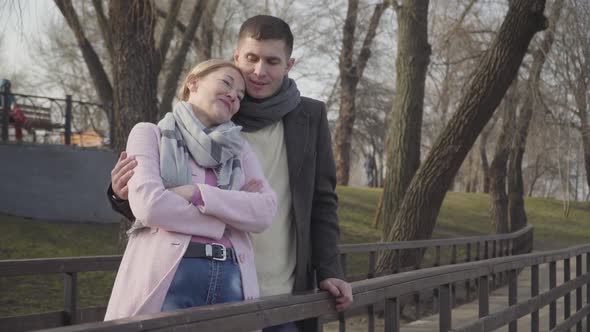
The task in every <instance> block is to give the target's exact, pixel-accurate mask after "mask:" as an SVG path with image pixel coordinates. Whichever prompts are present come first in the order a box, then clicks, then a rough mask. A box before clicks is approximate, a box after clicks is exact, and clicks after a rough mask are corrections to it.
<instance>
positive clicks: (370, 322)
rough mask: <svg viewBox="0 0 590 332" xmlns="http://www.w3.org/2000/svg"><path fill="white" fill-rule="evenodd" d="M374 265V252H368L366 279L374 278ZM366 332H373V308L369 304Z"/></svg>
mask: <svg viewBox="0 0 590 332" xmlns="http://www.w3.org/2000/svg"><path fill="white" fill-rule="evenodd" d="M375 265H376V260H375V252H374V251H371V252H369V275H368V278H369V279H371V278H374V277H375ZM367 316H368V319H367V331H368V332H373V331H375V306H374V305H373V304H370V305H369V306H368V307H367Z"/></svg>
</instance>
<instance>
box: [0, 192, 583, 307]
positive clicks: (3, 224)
mask: <svg viewBox="0 0 590 332" xmlns="http://www.w3.org/2000/svg"><path fill="white" fill-rule="evenodd" d="M338 194H339V198H340V203H339V204H340V205H339V211H338V213H339V217H340V227H341V242H342V243H359V242H376V241H379V240H380V238H381V233H380V230H378V229H375V228H373V227H371V221H372V218H373V214H374V210H375V207H376V205H377V201H378V199H379V196H380V194H381V191H380V190H378V189H368V188H351V187H339V188H338ZM526 209H527V215H528V219H529V223H530V224H533V225H534V226H535V231H534V238H535V247H536V248H537V249H551V248H557V247H566V246H571V245H575V244H580V243H585V242H590V204H588V203H572V206H571V213H570V215H569V218H565V217H564V216H563V212H562V203H561V202H560V201H556V200H551V199H540V198H530V199H527V200H526ZM488 213H489V197H488V196H487V195H485V194H465V193H449V194H448V195H447V197H446V199H445V201H444V204H443V207H442V209H441V212H440V215H439V218H438V221H437V225H436V227H435V232H434V235H433V236H434V237H449V236H466V235H479V234H489V233H490V226H489V224H490V223H489V216H488ZM117 232H118V225H115V224H79V223H68V222H52V221H43V220H30V219H26V218H20V217H13V216H4V215H0V259H19V258H38V257H65V256H90V255H111V254H116V253H117ZM348 263H349V271H361V270H366V265H367V258H366V255H355V256H353V257H350V258H349V262H348ZM113 277H114V273H111V272H109V273H104V272H93V273H80V274H79V276H78V285H79V286H78V287H79V300H78V303H79V305H80V306H81V307H84V306H93V305H105V304H106V302H107V301H108V296H109V295H110V289H111V287H112V283H113ZM62 278H63V277H62V276H61V275H46V276H27V277H10V278H0V317H3V316H11V315H22V314H30V313H38V312H45V311H52V310H61V309H62V307H63V285H62V284H63V279H62Z"/></svg>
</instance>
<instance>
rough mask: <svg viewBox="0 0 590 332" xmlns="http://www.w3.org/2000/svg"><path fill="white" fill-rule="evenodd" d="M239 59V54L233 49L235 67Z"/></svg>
mask: <svg viewBox="0 0 590 332" xmlns="http://www.w3.org/2000/svg"><path fill="white" fill-rule="evenodd" d="M239 58H240V53H239V52H238V49H237V48H235V49H234V64H235V65H237V64H238V59H239Z"/></svg>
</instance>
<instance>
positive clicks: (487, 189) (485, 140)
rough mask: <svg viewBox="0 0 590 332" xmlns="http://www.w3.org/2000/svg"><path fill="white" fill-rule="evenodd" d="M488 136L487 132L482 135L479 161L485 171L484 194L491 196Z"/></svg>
mask: <svg viewBox="0 0 590 332" xmlns="http://www.w3.org/2000/svg"><path fill="white" fill-rule="evenodd" d="M488 135H489V133H487V132H486V131H485V130H484V132H482V133H481V136H480V141H479V159H480V160H481V168H482V170H483V192H484V193H486V194H489V192H490V164H489V162H488V152H487V145H488Z"/></svg>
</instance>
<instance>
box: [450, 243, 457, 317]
mask: <svg viewBox="0 0 590 332" xmlns="http://www.w3.org/2000/svg"><path fill="white" fill-rule="evenodd" d="M451 264H457V245H456V244H453V246H452V247H451ZM456 299H457V290H456V287H455V283H452V284H451V305H452V306H453V307H454V306H455V303H456Z"/></svg>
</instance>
